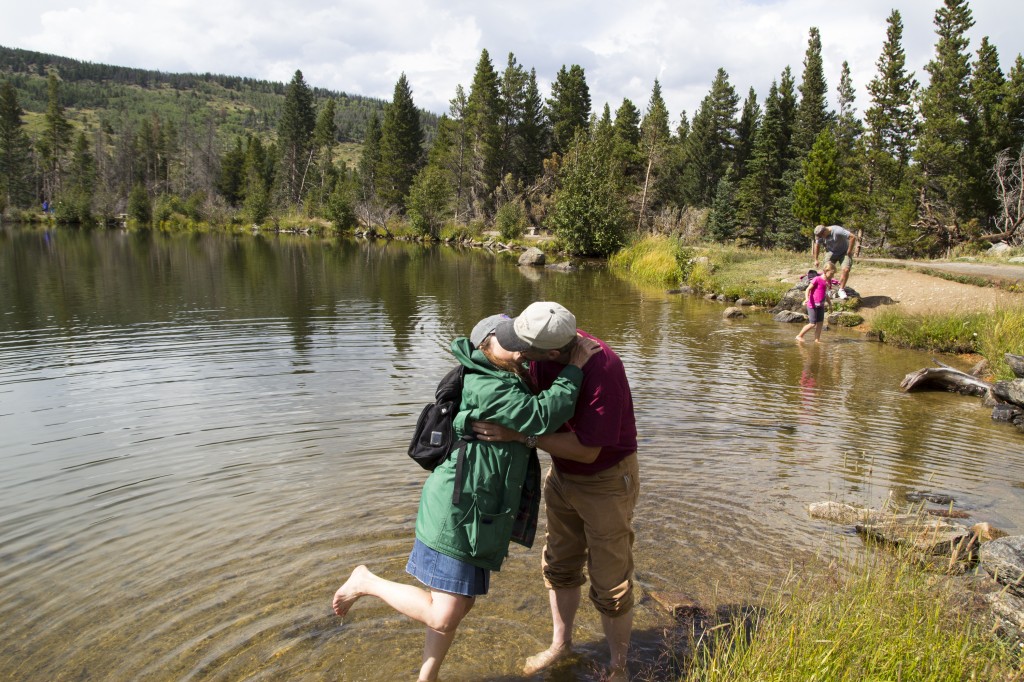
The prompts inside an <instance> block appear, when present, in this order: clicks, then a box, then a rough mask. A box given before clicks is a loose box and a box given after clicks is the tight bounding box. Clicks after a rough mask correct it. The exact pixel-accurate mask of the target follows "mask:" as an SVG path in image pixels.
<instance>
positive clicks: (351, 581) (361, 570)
mask: <svg viewBox="0 0 1024 682" xmlns="http://www.w3.org/2000/svg"><path fill="white" fill-rule="evenodd" d="M369 573H370V571H369V569H367V568H366V566H362V565H360V566H356V567H355V568H354V569H353V570H352V575H350V576H349V577H348V580H346V581H345V584H344V585H342V586H341V587H339V588H338V591H337V592H335V593H334V601H333V602H332V604H331V606H332V607H333V608H334V612H335V613H336V614H338V615H339V616H342V617H344V615H345V614H346V613H348V610H349V609H350V608H351V607H352V605H353V604H355V603H356V600H357V599H359V598H360V597H362V596H363V593H362V592H360V590H359V586H360V584H361V583H362V581H363V579H364V578H365V577H366V576H367V575H369Z"/></svg>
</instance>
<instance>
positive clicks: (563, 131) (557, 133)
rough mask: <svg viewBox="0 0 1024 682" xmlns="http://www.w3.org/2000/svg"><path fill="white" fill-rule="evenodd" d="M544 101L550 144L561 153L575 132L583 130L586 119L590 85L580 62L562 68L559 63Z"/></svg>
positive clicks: (572, 138) (587, 116)
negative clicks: (549, 95) (548, 124)
mask: <svg viewBox="0 0 1024 682" xmlns="http://www.w3.org/2000/svg"><path fill="white" fill-rule="evenodd" d="M547 104H548V108H547V117H548V121H549V122H550V124H551V137H552V146H553V148H554V151H556V152H558V153H559V154H564V153H565V151H566V149H567V148H568V147H569V144H570V143H571V142H572V141H573V140H574V138H575V136H576V132H577V131H578V130H584V131H586V129H587V126H588V124H589V121H590V87H589V86H588V85H587V79H586V75H585V73H584V71H583V67H582V66H579V65H578V64H573V65H572V66H570V67H569V68H568V69H566V68H565V66H564V65H563V66H562V68H561V69H559V70H558V74H557V75H556V76H555V81H554V82H553V83H552V84H551V97H550V99H548V101H547Z"/></svg>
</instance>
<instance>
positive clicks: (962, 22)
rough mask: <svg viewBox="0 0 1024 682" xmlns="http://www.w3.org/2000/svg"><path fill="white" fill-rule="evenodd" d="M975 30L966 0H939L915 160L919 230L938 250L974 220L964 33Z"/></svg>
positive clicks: (972, 124) (972, 121)
mask: <svg viewBox="0 0 1024 682" xmlns="http://www.w3.org/2000/svg"><path fill="white" fill-rule="evenodd" d="M973 25H974V19H973V18H972V17H971V10H970V8H969V7H968V6H967V0H944V2H943V6H942V7H940V8H939V9H938V10H936V12H935V32H936V33H937V34H938V36H939V38H938V41H937V43H936V45H935V57H934V58H933V59H932V61H930V62H928V64H927V65H926V66H925V70H926V71H928V73H929V75H930V76H931V80H930V82H929V84H928V87H926V88H925V89H924V92H923V93H922V96H921V115H922V124H921V134H920V137H919V138H918V145H917V153H916V159H917V162H918V163H919V164H920V167H921V171H922V173H923V174H924V179H925V185H924V188H923V192H922V197H923V198H922V206H921V211H922V215H921V217H922V219H923V227H924V229H925V230H927V232H928V235H929V237H930V238H931V239H933V240H934V243H935V245H936V246H938V247H941V248H943V249H945V248H948V247H949V246H951V245H952V244H954V243H956V242H958V241H959V240H960V239H962V238H963V237H964V236H965V235H966V233H967V231H968V230H971V229H972V228H971V226H970V223H971V221H972V219H976V218H977V217H978V210H977V204H978V201H977V199H978V197H977V195H976V178H977V177H978V168H977V165H976V157H975V155H974V154H973V153H972V151H971V149H970V145H971V142H972V141H974V140H976V139H977V132H976V126H977V115H976V112H975V111H974V109H973V107H972V106H971V101H970V96H969V95H970V76H971V64H970V53H969V52H968V51H967V46H968V43H969V39H968V37H967V31H968V29H970V28H971V26H973Z"/></svg>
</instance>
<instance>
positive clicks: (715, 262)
mask: <svg viewBox="0 0 1024 682" xmlns="http://www.w3.org/2000/svg"><path fill="white" fill-rule="evenodd" d="M807 261H808V255H807V254H806V253H794V252H792V251H783V250H772V251H759V250H754V249H740V248H736V247H729V246H721V245H710V246H686V245H681V244H680V243H679V242H678V241H677V240H674V239H671V238H669V237H648V238H646V239H643V240H640V241H638V242H636V243H634V244H632V245H630V246H628V247H626V248H625V249H623V250H622V251H620V252H618V253H617V254H615V255H614V256H612V258H611V261H610V262H611V265H612V267H613V268H614V269H616V270H617V271H619V272H621V273H623V275H624V276H626V277H629V278H630V279H633V280H635V281H638V282H643V283H645V284H650V285H655V286H664V287H666V288H677V287H689V288H690V289H692V290H693V291H694V292H695V293H698V294H709V293H711V294H724V295H725V296H726V297H728V298H731V299H737V298H746V299H748V300H750V301H752V302H753V303H755V304H757V305H761V306H773V305H775V304H776V303H778V302H779V300H780V299H781V298H782V295H783V294H784V293H785V292H786V291H787V290H788V289H789V288H790V287H791V286H792V285H791V284H790V283H786V282H781V281H780V280H781V279H782V278H783V277H787V276H788V278H789V280H790V282H792V281H793V279H794V278H795V277H796V276H798V275H801V274H803V273H804V272H805V271H806V268H807ZM871 327H872V331H874V332H876V333H877V334H878V336H879V338H881V339H882V341H884V342H885V343H891V344H894V345H898V346H903V347H907V348H916V349H919V350H926V351H931V352H939V353H978V354H980V355H982V356H984V357H985V358H986V359H987V360H988V362H989V365H990V367H991V370H992V374H993V375H994V376H995V377H996V378H999V379H1010V378H1013V374H1012V372H1010V369H1009V367H1008V366H1007V365H1006V361H1005V359H1004V355H1005V354H1006V353H1012V354H1015V355H1024V310H1019V309H1004V310H996V311H994V312H983V313H948V314H943V313H936V314H929V315H912V314H908V313H903V312H899V311H896V310H885V311H881V312H879V313H878V314H877V315H876V316H875V317H874V319H873V320H872V321H871Z"/></svg>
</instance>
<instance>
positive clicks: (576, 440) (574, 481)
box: [333, 302, 640, 681]
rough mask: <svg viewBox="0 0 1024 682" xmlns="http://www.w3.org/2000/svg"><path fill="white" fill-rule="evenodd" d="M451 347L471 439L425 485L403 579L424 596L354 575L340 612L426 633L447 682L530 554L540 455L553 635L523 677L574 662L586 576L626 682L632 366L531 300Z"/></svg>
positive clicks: (428, 657)
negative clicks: (490, 601) (494, 597)
mask: <svg viewBox="0 0 1024 682" xmlns="http://www.w3.org/2000/svg"><path fill="white" fill-rule="evenodd" d="M451 348H452V352H453V353H454V354H455V357H456V359H457V360H458V361H459V362H460V363H461V364H462V365H463V366H464V367H465V374H464V380H463V394H462V404H461V406H460V410H459V414H458V416H457V417H456V420H455V430H456V435H457V436H460V437H461V436H470V437H472V436H474V435H475V439H472V440H470V441H469V442H468V443H467V445H466V448H465V465H464V468H465V470H464V471H462V472H461V473H458V472H456V463H455V458H449V459H448V460H447V461H446V462H444V463H442V464H441V465H439V466H438V467H437V468H436V469H435V470H434V471H432V472H431V473H430V475H429V477H428V478H427V481H426V483H425V484H424V486H423V492H422V494H421V497H420V506H419V511H418V513H417V516H416V540H415V542H414V545H413V549H412V552H411V554H410V556H409V562H408V564H407V566H406V570H407V571H408V572H409V573H410V574H411V575H413V576H414V577H415V578H416V579H417V580H419V581H420V582H421V583H423V585H424V586H425V587H426V589H421V588H419V587H415V586H412V585H406V584H403V583H396V582H392V581H389V580H385V579H383V578H380V577H378V576H376V575H374V574H373V573H371V572H370V571H369V570H368V569H367V568H366V567H365V566H358V567H356V569H355V570H354V571H353V572H352V574H351V576H350V577H349V578H348V580H347V581H346V582H345V584H343V585H342V586H341V587H340V588H338V591H337V592H336V593H335V595H334V602H333V608H334V612H335V613H336V614H338V615H339V616H344V615H345V614H346V613H347V612H348V610H349V608H351V606H352V604H353V603H355V601H356V600H357V599H359V598H360V597H364V596H374V597H377V598H379V599H382V600H383V601H384V602H386V603H387V604H388V605H390V606H391V607H392V608H394V609H395V610H397V611H399V612H400V613H402V614H404V615H406V616H408V617H410V618H413V619H415V620H417V621H420V622H421V623H423V624H424V625H426V626H427V632H426V642H425V644H424V647H423V662H422V666H421V668H420V672H419V679H420V680H421V681H425V680H435V679H437V675H438V672H439V670H440V667H441V663H442V662H443V661H444V657H445V654H446V653H447V652H448V649H449V648H450V647H451V644H452V641H453V640H454V638H455V633H456V629H457V628H458V625H459V623H460V622H461V621H462V619H463V618H464V617H465V616H466V614H467V613H469V611H470V609H471V608H473V605H474V604H475V602H476V597H477V596H479V595H483V594H486V593H487V591H488V588H489V583H490V572H491V571H496V570H499V569H500V567H501V564H502V561H503V560H504V559H505V557H506V556H507V554H508V546H509V543H510V542H511V541H515V542H518V543H519V544H523V545H525V546H527V547H529V546H531V545H532V543H533V535H534V531H535V529H536V525H537V517H538V515H539V492H540V486H541V481H540V465H539V462H538V459H537V448H540V449H541V450H544V451H545V452H548V453H549V454H550V455H551V462H552V465H551V467H550V469H549V471H548V474H547V476H546V477H545V479H544V482H543V490H544V504H545V510H546V514H547V535H546V538H545V544H544V551H543V554H542V559H541V567H542V572H543V578H544V584H545V586H546V587H547V589H548V600H549V604H550V607H551V619H552V624H553V632H552V639H551V646H550V647H549V648H548V649H546V650H544V651H542V652H540V653H538V654H536V655H534V656H531V657H529V658H528V659H527V660H526V662H525V665H524V667H523V672H524V673H525V674H527V675H530V674H533V673H536V672H538V671H540V670H543V669H544V668H547V667H548V666H550V665H551V664H553V663H555V662H557V661H558V660H559V659H561V658H563V657H564V656H566V655H568V654H569V653H570V652H571V650H572V630H573V622H574V620H575V616H576V611H577V610H578V608H579V606H580V602H581V598H582V592H581V588H582V586H583V585H584V584H585V583H586V582H587V577H588V576H589V580H590V589H589V595H588V596H589V597H590V600H591V602H592V603H593V604H594V606H595V607H596V608H597V610H598V611H599V612H600V614H601V623H602V626H603V628H604V633H605V637H606V639H607V641H608V647H609V650H610V654H611V660H610V670H609V679H613V680H624V679H628V671H627V655H628V652H629V640H630V634H631V632H632V625H633V553H632V547H633V537H634V536H633V528H632V519H633V509H634V507H635V505H636V501H637V497H638V493H639V486H640V481H639V467H638V464H637V455H636V449H637V442H636V422H635V419H634V416H633V400H632V396H631V393H630V389H629V383H628V381H627V379H626V372H625V368H624V367H623V365H622V361H621V360H620V359H619V357H618V356H617V355H616V354H615V353H614V351H612V350H611V349H610V348H609V347H608V346H607V344H605V343H604V342H603V341H601V340H600V339H597V338H595V337H593V336H591V335H589V334H587V333H586V332H583V331H581V330H578V329H577V328H576V318H575V316H573V314H572V313H570V312H569V311H568V310H566V309H565V308H564V307H562V306H561V305H559V304H558V303H554V302H537V303H533V304H531V305H529V306H528V307H527V308H526V309H525V310H523V312H522V314H520V315H519V316H518V317H516V318H514V319H510V318H508V317H506V316H504V315H493V316H491V317H488V318H485V319H483V320H481V321H480V322H479V323H478V324H477V325H476V327H474V329H473V332H472V333H471V334H470V336H469V338H465V337H462V338H458V339H456V340H455V341H453V342H452V346H451ZM456 485H459V486H460V490H461V494H460V495H458V496H454V497H456V498H457V501H456V500H453V494H452V493H453V490H454V487H455V486H456ZM584 567H586V575H584Z"/></svg>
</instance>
